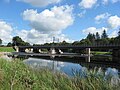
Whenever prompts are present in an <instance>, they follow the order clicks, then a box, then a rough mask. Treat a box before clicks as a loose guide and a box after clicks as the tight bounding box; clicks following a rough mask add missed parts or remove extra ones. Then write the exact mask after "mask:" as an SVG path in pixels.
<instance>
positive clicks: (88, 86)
mask: <svg viewBox="0 0 120 90" xmlns="http://www.w3.org/2000/svg"><path fill="white" fill-rule="evenodd" d="M87 73H88V75H86V76H85V77H84V78H83V77H80V75H79V73H75V77H73V78H71V77H68V76H67V75H64V74H61V73H59V72H56V73H55V72H52V71H51V70H48V69H41V70H37V69H36V70H33V69H32V68H29V67H28V66H26V65H25V64H23V63H22V62H21V61H19V60H17V61H11V62H9V61H6V60H3V59H0V90H119V88H120V86H119V85H118V86H117V85H111V83H110V82H109V81H107V80H105V79H104V74H100V75H96V70H93V71H88V72H87Z"/></svg>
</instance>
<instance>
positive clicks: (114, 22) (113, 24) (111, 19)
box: [108, 15, 120, 28]
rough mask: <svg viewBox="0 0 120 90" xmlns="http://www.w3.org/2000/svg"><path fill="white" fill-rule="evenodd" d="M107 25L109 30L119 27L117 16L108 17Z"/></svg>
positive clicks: (119, 18)
mask: <svg viewBox="0 0 120 90" xmlns="http://www.w3.org/2000/svg"><path fill="white" fill-rule="evenodd" d="M108 24H109V26H110V27H111V28H118V27H120V17H118V16H117V15H115V16H111V17H109V19H108Z"/></svg>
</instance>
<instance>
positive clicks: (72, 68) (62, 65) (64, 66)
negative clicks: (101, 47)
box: [24, 58, 119, 78]
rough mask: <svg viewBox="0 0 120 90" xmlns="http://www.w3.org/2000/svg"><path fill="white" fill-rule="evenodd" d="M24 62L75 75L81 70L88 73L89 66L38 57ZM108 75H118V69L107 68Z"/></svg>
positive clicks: (34, 66) (82, 74)
mask: <svg viewBox="0 0 120 90" xmlns="http://www.w3.org/2000/svg"><path fill="white" fill-rule="evenodd" d="M24 63H26V64H28V65H30V66H31V67H33V68H37V69H39V68H50V69H52V70H54V71H60V72H62V73H65V74H67V75H69V76H73V75H74V72H79V73H80V74H81V76H85V75H86V74H87V70H88V68H87V67H84V66H81V65H80V64H75V63H68V62H61V61H54V60H45V59H37V58H29V59H26V60H24ZM97 73H98V74H101V73H102V69H101V68H99V69H98V71H97ZM105 76H106V77H109V76H110V77H118V78H119V75H118V70H117V69H115V68H107V69H106V71H105Z"/></svg>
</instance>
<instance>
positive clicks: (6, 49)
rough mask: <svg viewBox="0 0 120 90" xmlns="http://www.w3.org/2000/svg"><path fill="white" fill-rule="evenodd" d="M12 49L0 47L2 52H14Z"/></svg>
mask: <svg viewBox="0 0 120 90" xmlns="http://www.w3.org/2000/svg"><path fill="white" fill-rule="evenodd" d="M14 51H15V50H14V49H13V48H12V47H0V52H14Z"/></svg>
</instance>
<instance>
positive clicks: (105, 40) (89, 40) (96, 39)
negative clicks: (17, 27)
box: [0, 29, 120, 47]
mask: <svg viewBox="0 0 120 90" xmlns="http://www.w3.org/2000/svg"><path fill="white" fill-rule="evenodd" d="M53 43H54V45H104V44H120V29H119V32H118V35H117V36H116V37H114V38H109V37H108V35H107V33H106V30H104V31H103V32H102V34H101V35H100V34H99V33H98V32H96V34H93V33H89V34H88V35H87V37H86V38H85V39H82V40H80V41H74V42H73V43H68V42H66V41H63V42H57V43H55V42H52V43H44V44H33V46H39V45H53ZM1 44H2V39H0V45H1ZM15 45H16V46H30V43H28V42H25V41H24V40H22V39H21V37H19V36H15V37H13V39H12V42H9V43H8V44H7V46H9V47H10V46H15Z"/></svg>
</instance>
